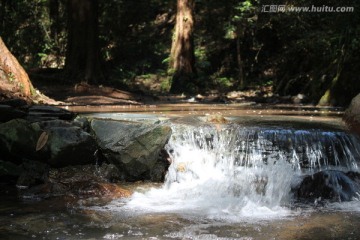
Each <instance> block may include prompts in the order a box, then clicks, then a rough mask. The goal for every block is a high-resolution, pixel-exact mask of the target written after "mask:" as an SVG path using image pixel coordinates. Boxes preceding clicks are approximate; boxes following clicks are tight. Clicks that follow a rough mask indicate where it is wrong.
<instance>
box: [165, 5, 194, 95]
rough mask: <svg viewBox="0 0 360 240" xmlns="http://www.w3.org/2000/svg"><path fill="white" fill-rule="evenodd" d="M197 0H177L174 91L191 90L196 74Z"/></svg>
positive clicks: (172, 52) (172, 86) (173, 62)
mask: <svg viewBox="0 0 360 240" xmlns="http://www.w3.org/2000/svg"><path fill="white" fill-rule="evenodd" d="M194 8H195V0H177V13H176V25H175V33H174V36H173V42H172V46H171V54H170V69H171V70H172V71H173V72H174V75H173V79H172V84H171V89H170V91H171V92H173V93H181V92H187V91H189V90H190V91H191V90H192V89H189V85H190V83H192V80H193V79H194V76H195V75H196V70H195V54H194V39H193V32H194Z"/></svg>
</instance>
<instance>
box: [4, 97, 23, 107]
mask: <svg viewBox="0 0 360 240" xmlns="http://www.w3.org/2000/svg"><path fill="white" fill-rule="evenodd" d="M27 104H28V103H27V102H26V101H25V100H24V99H20V98H16V99H7V100H3V101H1V102H0V105H8V106H11V107H14V108H20V107H24V106H26V105H27Z"/></svg>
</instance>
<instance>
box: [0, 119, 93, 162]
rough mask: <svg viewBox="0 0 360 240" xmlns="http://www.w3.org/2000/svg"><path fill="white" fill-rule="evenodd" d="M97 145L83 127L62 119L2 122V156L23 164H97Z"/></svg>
mask: <svg viewBox="0 0 360 240" xmlns="http://www.w3.org/2000/svg"><path fill="white" fill-rule="evenodd" d="M96 150H97V144H96V142H95V140H94V138H93V137H92V136H91V135H90V134H89V133H87V132H85V131H84V130H83V129H82V128H80V127H77V126H74V125H72V124H70V123H69V122H66V121H62V120H54V121H45V122H38V123H30V122H28V121H26V120H23V119H15V120H11V121H9V122H6V123H3V124H0V155H1V156H2V157H4V158H6V159H10V160H11V161H12V162H15V163H17V164H20V163H21V162H22V161H23V160H24V159H29V160H35V161H42V162H45V163H47V164H49V165H50V166H53V167H64V166H68V165H81V164H87V163H95V156H94V153H95V152H96Z"/></svg>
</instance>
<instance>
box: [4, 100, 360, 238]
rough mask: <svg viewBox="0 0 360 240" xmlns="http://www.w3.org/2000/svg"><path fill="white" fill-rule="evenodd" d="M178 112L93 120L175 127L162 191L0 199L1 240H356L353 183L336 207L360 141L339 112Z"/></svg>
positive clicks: (359, 206)
mask: <svg viewBox="0 0 360 240" xmlns="http://www.w3.org/2000/svg"><path fill="white" fill-rule="evenodd" d="M179 108H182V107H179ZM179 108H177V109H171V108H169V109H168V108H167V107H166V106H162V107H161V109H160V107H153V108H152V109H149V108H148V107H146V108H145V109H141V110H139V112H141V114H137V112H138V110H136V111H127V112H126V111H125V112H122V113H115V112H113V113H108V112H107V113H105V112H104V113H92V114H90V115H91V116H92V117H96V118H111V119H124V120H135V121H148V122H156V121H164V122H166V123H169V124H171V126H172V129H173V134H172V137H171V139H170V141H169V143H168V144H167V146H166V150H167V151H168V152H169V153H170V156H171V161H172V164H171V165H170V168H169V171H168V175H167V177H166V180H165V182H164V184H161V185H158V184H151V183H136V184H135V183H134V184H130V185H129V186H128V187H129V188H131V189H132V190H133V191H134V192H135V193H134V194H133V196H132V197H131V198H129V199H120V200H114V201H111V202H107V201H103V200H101V199H75V198H52V199H42V200H36V199H28V200H26V199H18V198H16V197H12V195H11V194H4V196H3V197H2V198H1V199H0V239H242V240H244V239H359V237H358V236H360V229H359V227H358V226H360V202H359V200H358V197H359V195H358V192H357V191H358V189H356V187H358V186H357V185H356V184H358V182H356V181H355V180H354V184H355V185H351V186H350V187H349V189H350V190H351V191H353V192H355V194H354V195H351V196H350V197H349V199H346V200H350V201H346V202H345V201H343V199H341V198H340V199H339V198H338V197H339V196H340V195H341V191H342V190H344V191H345V190H346V189H345V187H344V185H341V181H342V180H344V179H345V180H346V181H345V183H348V179H350V178H351V180H353V179H356V176H357V175H356V174H357V173H358V163H359V159H360V154H359V152H358V150H357V148H358V146H359V145H358V144H359V143H360V140H359V138H358V137H357V136H354V135H352V134H349V133H347V131H346V127H345V126H344V124H343V123H342V121H341V119H340V117H341V115H342V112H341V111H340V110H339V109H325V110H324V109H310V108H302V109H295V110H294V109H291V108H287V107H282V108H280V107H279V108H276V109H263V108H261V109H260V108H251V109H250V108H244V109H229V107H228V108H227V109H224V108H222V109H219V108H216V107H214V108H212V109H209V108H204V107H203V106H201V107H200V106H199V107H196V106H191V107H190V108H189V107H188V106H187V107H186V108H185V106H184V108H183V109H179ZM195 108H196V109H195ZM153 109H156V110H153ZM93 111H94V109H92V110H91V111H87V110H86V109H85V110H83V111H82V112H85V113H87V114H89V112H93ZM116 111H119V108H117V110H116ZM143 111H146V112H143ZM212 115H221V116H224V118H225V120H226V123H216V122H215V123H214V122H209V116H212ZM319 172H320V173H321V174H319ZM349 172H351V173H349ZM316 174H318V175H316ZM331 174H333V175H331ZM344 174H348V175H346V176H345V175H344ZM329 176H330V177H329ZM306 177H309V180H308V182H307V184H304V183H303V184H302V182H304V179H306ZM331 177H332V180H331ZM329 179H330V180H329ZM315 180H317V182H314V181H315ZM318 184H322V185H321V186H322V187H323V192H320V193H318V192H317V191H316V189H318V188H319V187H318V186H319V185H318ZM313 185H315V188H311V186H313ZM314 189H315V190H314ZM324 191H325V193H326V194H329V196H328V198H327V199H324V197H326V196H327V195H326V194H324ZM301 194H302V195H301ZM317 194H318V195H317ZM356 194H357V195H356ZM297 197H298V198H297ZM303 198H306V200H304V199H303Z"/></svg>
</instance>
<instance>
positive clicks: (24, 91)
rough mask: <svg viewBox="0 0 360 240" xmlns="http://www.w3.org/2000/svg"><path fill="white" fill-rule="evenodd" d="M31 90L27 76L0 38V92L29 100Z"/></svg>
mask: <svg viewBox="0 0 360 240" xmlns="http://www.w3.org/2000/svg"><path fill="white" fill-rule="evenodd" d="M33 89H34V88H33V86H32V84H31V82H30V79H29V76H28V74H27V73H26V72H25V70H24V68H23V67H22V66H21V65H20V64H19V62H18V61H17V59H16V58H15V57H14V55H12V54H11V52H10V51H9V50H8V48H7V47H6V45H5V43H4V42H3V40H2V39H1V37H0V92H1V93H3V94H8V93H9V94H10V95H11V96H14V95H15V97H20V98H27V99H29V98H31V96H32V90H33Z"/></svg>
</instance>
